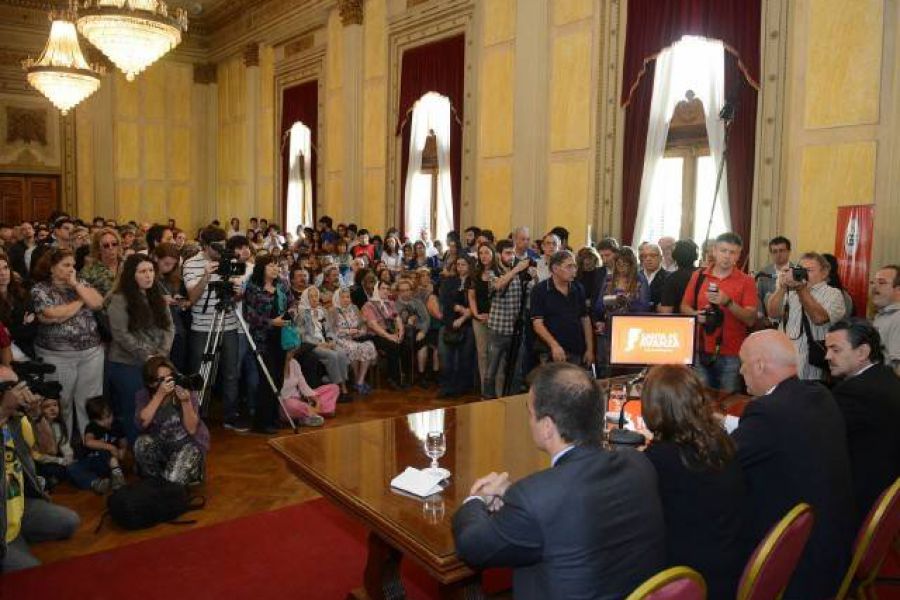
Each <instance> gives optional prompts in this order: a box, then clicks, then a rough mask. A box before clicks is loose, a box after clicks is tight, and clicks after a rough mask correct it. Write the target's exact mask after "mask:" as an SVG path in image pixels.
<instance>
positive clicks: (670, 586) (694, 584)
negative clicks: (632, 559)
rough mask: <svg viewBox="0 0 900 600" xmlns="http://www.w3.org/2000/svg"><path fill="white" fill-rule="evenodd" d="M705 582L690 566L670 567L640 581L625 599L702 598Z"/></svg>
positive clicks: (682, 599)
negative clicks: (642, 581)
mask: <svg viewBox="0 0 900 600" xmlns="http://www.w3.org/2000/svg"><path fill="white" fill-rule="evenodd" d="M705 598H706V582H705V581H703V577H702V576H701V575H700V573H698V572H697V571H695V570H693V569H691V568H690V567H672V568H669V569H666V570H665V571H661V572H659V573H657V574H656V575H654V576H653V577H651V578H650V579H648V580H647V581H645V582H644V583H642V584H641V585H640V586H638V588H637V589H636V590H634V591H633V592H631V594H629V595H628V598H626V599H625V600H704V599H705Z"/></svg>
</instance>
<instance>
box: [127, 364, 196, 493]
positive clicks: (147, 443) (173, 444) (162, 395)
mask: <svg viewBox="0 0 900 600" xmlns="http://www.w3.org/2000/svg"><path fill="white" fill-rule="evenodd" d="M176 372H177V371H176V370H175V365H173V364H172V361H170V360H169V359H168V358H166V357H165V356H151V357H150V358H149V359H147V361H146V362H145V363H144V365H143V368H142V369H141V380H142V381H143V383H144V387H143V388H142V389H141V390H140V391H138V393H137V395H136V397H135V404H136V409H137V410H136V414H135V424H136V427H137V428H138V429H139V430H140V432H141V434H140V436H138V438H137V440H135V443H134V460H135V462H136V463H137V465H138V467H139V469H140V472H141V475H143V476H144V477H157V478H160V479H165V480H166V481H171V482H173V483H180V484H181V485H188V484H190V483H198V482H200V481H201V480H202V479H203V463H204V461H205V459H206V453H207V452H208V451H209V430H208V429H207V428H206V425H205V424H204V423H203V421H202V420H200V403H199V398H198V394H197V392H191V391H188V390H186V389H184V388H182V387H180V386H177V385H175V379H174V375H175V373H176Z"/></svg>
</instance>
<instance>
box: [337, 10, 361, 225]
mask: <svg viewBox="0 0 900 600" xmlns="http://www.w3.org/2000/svg"><path fill="white" fill-rule="evenodd" d="M338 10H339V12H340V16H341V24H342V25H343V40H342V41H343V53H344V61H343V72H342V74H341V75H342V80H343V81H342V83H343V85H342V93H343V102H342V104H343V117H344V123H343V126H344V155H343V156H342V157H341V158H342V160H343V163H344V164H343V167H342V170H343V173H344V198H343V206H342V207H341V208H342V210H341V214H343V215H346V218H347V219H352V220H353V221H356V222H359V221H360V220H361V219H362V202H363V198H362V192H363V160H362V159H363V156H362V150H363V148H362V140H363V132H362V123H363V114H362V111H363V78H364V77H365V74H364V72H363V71H364V69H363V66H364V60H363V24H362V23H363V3H362V0H340V2H339V3H338Z"/></svg>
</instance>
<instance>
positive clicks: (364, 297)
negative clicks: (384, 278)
mask: <svg viewBox="0 0 900 600" xmlns="http://www.w3.org/2000/svg"><path fill="white" fill-rule="evenodd" d="M377 286H378V276H377V275H375V272H374V271H369V270H366V269H360V270H359V271H357V272H356V284H355V285H354V286H353V287H352V288H350V297H351V298H352V299H353V304H355V305H356V308H358V309H359V310H362V309H363V307H364V306H365V305H366V302H368V301H369V300H371V299H372V295H373V294H374V293H375V288H376V287H377Z"/></svg>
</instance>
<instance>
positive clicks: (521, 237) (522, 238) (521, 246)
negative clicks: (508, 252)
mask: <svg viewBox="0 0 900 600" xmlns="http://www.w3.org/2000/svg"><path fill="white" fill-rule="evenodd" d="M512 241H513V247H514V248H515V250H516V262H519V261H521V260H527V259H532V260H537V258H538V253H537V252H535V250H534V248H532V247H531V231H530V230H529V229H528V227H526V226H524V225H520V226H519V227H516V228H515V229H513V232H512Z"/></svg>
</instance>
